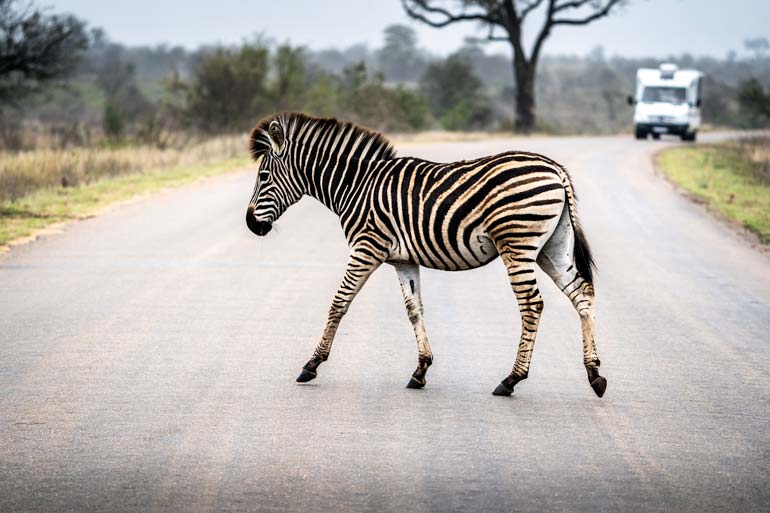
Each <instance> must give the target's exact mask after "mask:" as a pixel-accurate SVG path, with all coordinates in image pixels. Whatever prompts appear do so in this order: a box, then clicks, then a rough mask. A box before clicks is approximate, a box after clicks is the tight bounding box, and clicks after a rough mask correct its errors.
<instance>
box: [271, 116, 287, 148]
mask: <svg viewBox="0 0 770 513" xmlns="http://www.w3.org/2000/svg"><path fill="white" fill-rule="evenodd" d="M267 135H268V138H269V139H270V145H271V146H272V147H273V151H274V152H275V153H278V154H280V153H281V151H282V150H283V143H284V142H285V137H284V133H283V127H282V126H281V124H280V123H279V122H278V121H271V122H270V126H269V127H268V128H267Z"/></svg>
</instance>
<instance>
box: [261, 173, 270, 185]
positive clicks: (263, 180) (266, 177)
mask: <svg viewBox="0 0 770 513" xmlns="http://www.w3.org/2000/svg"><path fill="white" fill-rule="evenodd" d="M269 178H270V172H268V171H260V172H259V181H260V182H266V181H267V180H268V179H269Z"/></svg>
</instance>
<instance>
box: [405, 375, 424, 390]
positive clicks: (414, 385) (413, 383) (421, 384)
mask: <svg viewBox="0 0 770 513" xmlns="http://www.w3.org/2000/svg"><path fill="white" fill-rule="evenodd" d="M424 386H425V380H422V381H420V380H417V379H415V378H414V377H412V379H410V380H409V383H407V384H406V388H422V387H424Z"/></svg>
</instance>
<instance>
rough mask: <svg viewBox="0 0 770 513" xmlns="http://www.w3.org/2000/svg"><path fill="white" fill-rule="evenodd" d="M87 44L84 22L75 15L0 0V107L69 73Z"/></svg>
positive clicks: (17, 101)
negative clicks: (50, 13) (60, 14)
mask: <svg viewBox="0 0 770 513" xmlns="http://www.w3.org/2000/svg"><path fill="white" fill-rule="evenodd" d="M87 46H88V37H87V36H86V33H85V30H84V25H83V22H81V21H80V20H78V19H76V18H75V17H73V16H57V15H48V14H45V13H44V12H42V11H40V10H39V9H35V8H34V7H33V6H32V5H31V4H28V3H21V2H18V1H16V0H0V107H1V106H2V105H3V104H11V105H15V104H18V103H19V100H20V99H21V98H22V97H23V96H25V95H27V94H30V93H33V92H36V91H37V90H39V89H40V85H41V84H43V83H45V82H50V81H53V80H55V79H58V78H62V77H64V76H66V75H68V74H70V73H72V71H73V70H74V68H75V65H76V64H77V62H78V60H79V58H80V56H81V54H82V52H83V50H85V49H86V47H87Z"/></svg>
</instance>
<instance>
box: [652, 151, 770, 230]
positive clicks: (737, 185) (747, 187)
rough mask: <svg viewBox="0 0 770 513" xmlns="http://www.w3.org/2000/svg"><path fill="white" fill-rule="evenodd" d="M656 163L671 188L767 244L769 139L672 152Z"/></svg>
mask: <svg viewBox="0 0 770 513" xmlns="http://www.w3.org/2000/svg"><path fill="white" fill-rule="evenodd" d="M658 163H659V168H660V169H661V171H662V172H663V173H665V174H666V176H668V178H669V179H671V181H673V182H674V183H675V184H677V185H678V186H680V187H681V188H683V189H684V190H685V191H687V192H688V193H690V194H692V195H693V196H694V197H695V198H697V199H698V200H701V201H703V202H704V203H705V204H706V205H708V207H709V208H711V209H713V210H715V211H717V212H719V213H720V214H722V215H723V216H725V217H726V218H728V219H730V220H732V221H735V222H737V223H739V224H741V225H742V226H744V227H746V228H747V229H749V230H750V231H752V232H754V233H755V234H757V235H758V237H759V238H760V240H761V241H762V242H763V243H765V244H767V243H770V137H756V138H751V139H741V140H735V141H728V142H724V143H719V144H710V145H704V146H695V147H678V148H672V149H669V150H666V151H664V152H663V153H661V154H660V155H659V156H658Z"/></svg>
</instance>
